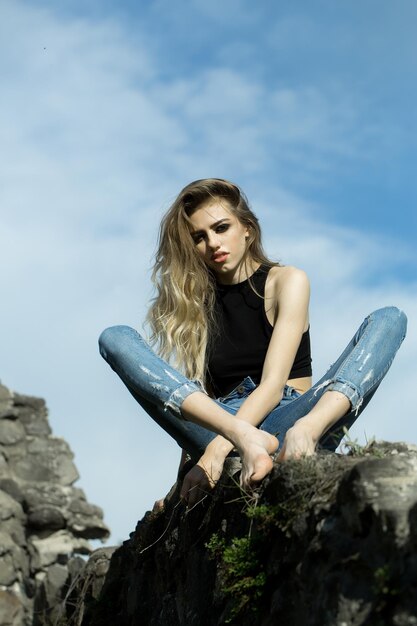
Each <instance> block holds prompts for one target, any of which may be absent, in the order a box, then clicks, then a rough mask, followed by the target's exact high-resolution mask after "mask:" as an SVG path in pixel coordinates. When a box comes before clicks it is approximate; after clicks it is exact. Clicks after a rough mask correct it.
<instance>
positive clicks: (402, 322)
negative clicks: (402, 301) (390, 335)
mask: <svg viewBox="0 0 417 626" xmlns="http://www.w3.org/2000/svg"><path fill="white" fill-rule="evenodd" d="M372 315H373V316H374V318H375V319H377V318H379V319H381V321H382V322H383V323H384V324H385V325H386V327H387V329H392V330H396V331H397V332H398V334H399V335H400V336H401V341H402V340H403V339H404V337H405V335H406V333H407V316H406V314H405V313H404V311H402V310H401V309H399V308H398V307H396V306H386V307H383V308H382V309H377V310H376V311H374V313H372V314H371V316H372Z"/></svg>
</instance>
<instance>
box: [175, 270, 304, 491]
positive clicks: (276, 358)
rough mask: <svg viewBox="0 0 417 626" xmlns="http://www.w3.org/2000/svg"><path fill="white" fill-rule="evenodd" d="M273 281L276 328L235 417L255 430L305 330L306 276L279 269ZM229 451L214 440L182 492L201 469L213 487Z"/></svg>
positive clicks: (278, 393)
mask: <svg viewBox="0 0 417 626" xmlns="http://www.w3.org/2000/svg"><path fill="white" fill-rule="evenodd" d="M271 271H273V270H271ZM272 278H273V283H272V285H271V298H272V304H271V306H272V307H273V309H274V312H275V315H274V318H275V325H274V330H273V333H272V337H271V340H270V343H269V347H268V351H267V354H266V357H265V362H264V366H263V370H262V377H261V382H260V384H259V385H258V387H257V388H256V389H255V390H254V391H253V392H252V393H251V395H250V396H249V397H248V398H247V399H246V400H245V402H244V403H243V404H242V406H241V407H240V409H239V411H238V412H237V414H236V417H238V418H239V419H242V420H244V421H246V422H249V423H250V424H252V425H254V426H258V425H259V424H260V423H261V422H262V420H263V419H264V417H265V416H266V415H268V413H269V412H270V411H272V409H273V408H275V407H276V406H277V404H279V402H280V401H281V398H282V394H283V390H284V387H285V385H286V383H287V381H288V377H289V373H290V371H291V367H292V365H293V363H294V359H295V355H296V353H297V350H298V347H299V345H300V341H301V337H302V334H303V332H304V331H305V330H306V329H307V328H308V304H309V299H310V285H309V280H308V277H307V275H306V274H305V272H303V271H302V270H299V269H297V268H294V267H285V268H278V271H276V272H275V274H274V276H273V277H272ZM232 449H233V446H232V444H231V443H230V441H228V440H227V439H225V438H224V437H222V436H220V435H219V436H217V437H216V438H215V439H213V441H211V442H210V443H209V444H208V446H207V448H206V450H205V452H204V454H203V456H202V457H201V459H200V460H199V462H198V465H197V466H196V467H195V468H193V469H192V470H191V471H190V472H189V473H188V474H187V476H186V478H185V480H184V485H183V489H184V491H188V490H189V489H191V488H193V487H194V486H195V485H196V484H197V483H199V482H200V480H201V476H202V473H201V469H203V470H204V472H205V473H206V474H207V486H208V483H209V484H210V485H211V486H213V484H215V483H216V482H217V480H218V479H219V478H220V475H221V473H222V469H223V463H224V459H225V458H226V456H227V455H228V454H229V452H230V451H231V450H232ZM198 466H199V467H198ZM193 470H194V471H193Z"/></svg>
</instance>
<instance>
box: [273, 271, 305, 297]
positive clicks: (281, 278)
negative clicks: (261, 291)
mask: <svg viewBox="0 0 417 626" xmlns="http://www.w3.org/2000/svg"><path fill="white" fill-rule="evenodd" d="M269 274H270V282H271V287H272V288H273V289H274V291H275V292H276V293H280V292H281V290H282V289H284V288H285V289H287V288H291V287H292V286H293V285H294V287H295V288H297V287H298V288H300V287H303V286H305V287H306V288H308V286H309V280H308V276H307V274H306V272H305V271H304V270H302V269H300V268H298V267H294V266H293V265H276V266H274V267H271V269H270V271H269Z"/></svg>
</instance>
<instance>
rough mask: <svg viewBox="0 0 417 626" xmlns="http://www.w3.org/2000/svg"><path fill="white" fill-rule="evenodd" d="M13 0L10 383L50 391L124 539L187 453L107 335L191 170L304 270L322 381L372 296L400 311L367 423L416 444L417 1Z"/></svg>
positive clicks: (4, 132) (135, 301)
mask: <svg viewBox="0 0 417 626" xmlns="http://www.w3.org/2000/svg"><path fill="white" fill-rule="evenodd" d="M0 10H1V16H2V19H1V20H0V47H1V50H0V71H1V75H2V98H1V101H0V137H1V146H2V150H1V153H0V160H1V161H0V172H1V174H0V176H1V185H0V220H1V222H0V226H1V229H0V244H1V245H0V255H1V259H0V261H1V264H2V267H3V272H2V291H3V295H4V299H3V306H2V307H1V311H0V316H1V318H0V321H1V329H2V331H1V335H2V341H1V343H2V355H3V358H2V367H1V372H0V376H1V379H2V381H3V382H4V384H6V385H8V386H10V387H12V388H13V389H15V390H17V391H19V392H22V393H32V394H34V395H40V396H44V397H45V398H46V399H47V401H48V405H49V407H50V419H51V423H52V426H53V429H54V433H55V434H56V435H62V436H64V437H65V438H66V439H67V440H68V442H69V443H70V445H71V447H72V449H73V450H74V453H75V460H76V463H77V466H78V467H79V469H80V473H81V481H80V486H82V487H83V488H84V489H85V490H86V492H87V495H88V497H89V498H90V499H91V500H93V501H94V502H96V503H97V504H100V505H101V506H102V507H103V508H104V509H105V513H106V520H107V522H108V524H109V525H110V526H111V527H112V529H113V531H114V535H113V537H114V541H118V540H120V539H123V538H125V537H127V535H128V533H129V531H130V530H132V529H133V528H134V525H135V523H136V520H137V519H138V518H139V517H141V516H142V514H143V513H144V511H145V510H146V509H147V508H149V507H150V506H151V505H152V503H153V501H154V500H155V499H156V498H158V497H161V496H162V495H163V494H164V492H166V491H167V490H168V488H169V487H170V484H171V483H172V480H173V477H174V474H175V469H176V464H177V460H178V451H177V448H176V446H175V445H173V444H171V442H170V440H169V438H168V437H167V436H165V435H163V434H162V435H161V433H160V432H159V430H158V429H157V428H156V426H154V425H153V424H152V423H150V422H149V420H147V419H146V417H145V416H144V415H143V414H142V413H141V412H140V411H139V410H138V409H137V408H136V406H135V405H134V403H133V401H132V399H131V398H130V396H129V395H128V394H127V393H126V392H125V391H124V389H123V388H122V387H121V385H120V384H119V382H118V381H117V379H116V378H115V376H114V375H113V374H112V372H110V371H109V370H108V368H107V367H106V366H105V364H104V363H102V362H101V360H100V358H99V357H98V355H97V351H96V338H97V336H98V334H99V332H100V330H101V329H102V328H104V327H105V326H107V325H110V324H113V323H128V324H131V325H133V326H136V327H137V328H139V329H140V327H141V323H142V320H143V318H144V315H145V312H146V306H147V301H148V299H149V297H150V295H151V285H150V280H149V276H150V267H151V263H152V254H153V251H154V246H155V240H156V233H157V228H158V223H159V220H160V218H161V216H162V214H163V212H164V211H165V209H166V208H167V207H168V206H169V203H170V202H171V201H172V199H173V198H174V197H175V195H176V193H177V192H178V190H179V189H180V188H181V187H182V186H184V185H185V184H186V183H187V182H189V181H190V180H193V179H196V178H201V177H205V176H220V177H225V178H230V179H232V180H234V181H236V182H237V183H239V184H240V185H241V186H242V187H243V189H244V190H245V191H246V193H247V195H248V196H249V199H250V200H251V203H252V206H253V208H254V210H255V212H256V213H257V214H258V216H259V217H260V219H261V223H262V224H263V226H264V233H265V243H266V247H267V249H268V251H269V252H270V255H271V256H272V257H274V258H277V259H281V260H282V261H283V262H285V263H288V264H294V265H299V266H301V267H303V268H304V269H305V270H306V271H307V272H308V273H309V275H310V277H311V280H312V287H313V295H312V306H311V315H312V335H313V348H314V371H315V375H316V377H318V376H319V375H321V373H322V372H323V370H325V368H326V366H327V365H328V364H329V362H331V361H332V360H334V358H336V356H337V353H338V352H339V351H340V350H341V349H342V348H343V345H344V343H345V342H346V341H348V340H349V339H350V337H351V335H352V334H353V332H354V330H355V329H356V327H357V325H358V324H359V323H360V321H361V320H362V318H363V317H364V316H365V315H366V314H367V313H368V312H369V311H370V310H372V309H373V308H376V307H378V306H383V305H384V304H397V305H398V306H400V307H402V308H404V310H406V312H407V314H408V316H409V319H410V325H409V335H408V338H407V340H406V342H405V344H404V346H403V348H402V349H401V351H400V353H399V355H398V357H397V359H396V361H395V363H394V366H393V368H392V370H391V371H390V373H389V375H388V377H387V380H386V381H385V383H384V384H383V386H382V387H381V389H380V390H379V391H378V394H377V395H376V396H375V399H374V400H373V402H372V405H370V406H369V407H368V409H367V411H366V413H365V414H364V416H363V418H362V420H361V422H360V424H358V425H357V426H355V429H354V436H356V437H358V438H359V439H360V440H364V438H365V436H373V435H375V436H377V437H379V438H383V437H385V438H388V439H405V440H409V441H414V442H416V440H417V436H416V435H417V433H416V427H415V425H414V415H413V395H412V391H413V386H414V384H415V383H414V380H415V362H416V358H417V336H416V331H415V329H414V326H413V320H414V319H415V313H416V310H417V295H416V293H417V292H416V283H417V280H416V269H417V253H416V249H415V237H416V217H415V215H416V211H415V205H416V177H415V174H414V171H415V162H416V152H417V150H416V142H415V137H416V130H417V128H416V126H417V124H416V121H417V113H416V107H415V101H416V99H417V87H416V70H415V67H414V65H415V58H416V52H417V50H416V48H417V43H416V41H415V33H414V27H415V23H416V18H417V5H416V4H415V3H414V2H412V1H409V2H407V1H405V0H400V1H399V2H397V3H396V4H395V5H394V4H393V3H391V2H386V1H383V2H381V1H380V2H373V1H370V0H365V1H364V2H361V3H360V5H359V4H358V3H344V4H342V3H334V2H325V1H317V2H314V3H311V2H310V3H309V2H291V3H290V2H281V3H274V2H263V3H260V4H259V6H255V5H254V4H253V3H250V2H248V1H247V0H240V1H239V0H233V1H229V2H227V3H224V2H223V3H220V2H217V1H214V2H210V3H208V2H202V1H200V0H198V1H197V0H189V1H188V2H184V1H183V2H168V1H155V2H141V3H133V2H132V3H131V2H124V3H115V2H83V3H81V2H61V3H59V6H56V3H53V2H41V1H38V2H29V1H27V2H22V1H21V0H17V1H14V2H12V1H11V0H0ZM398 389H401V399H400V400H399V399H398V395H397V391H398ZM393 390H395V393H393ZM364 433H366V435H365V434H364ZM157 452H158V453H157Z"/></svg>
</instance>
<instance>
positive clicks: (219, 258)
mask: <svg viewBox="0 0 417 626" xmlns="http://www.w3.org/2000/svg"><path fill="white" fill-rule="evenodd" d="M228 256H229V253H228V252H224V253H223V254H216V256H214V257H213V261H214V262H215V263H223V262H224V261H225V260H226V259H227V257H228Z"/></svg>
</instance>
